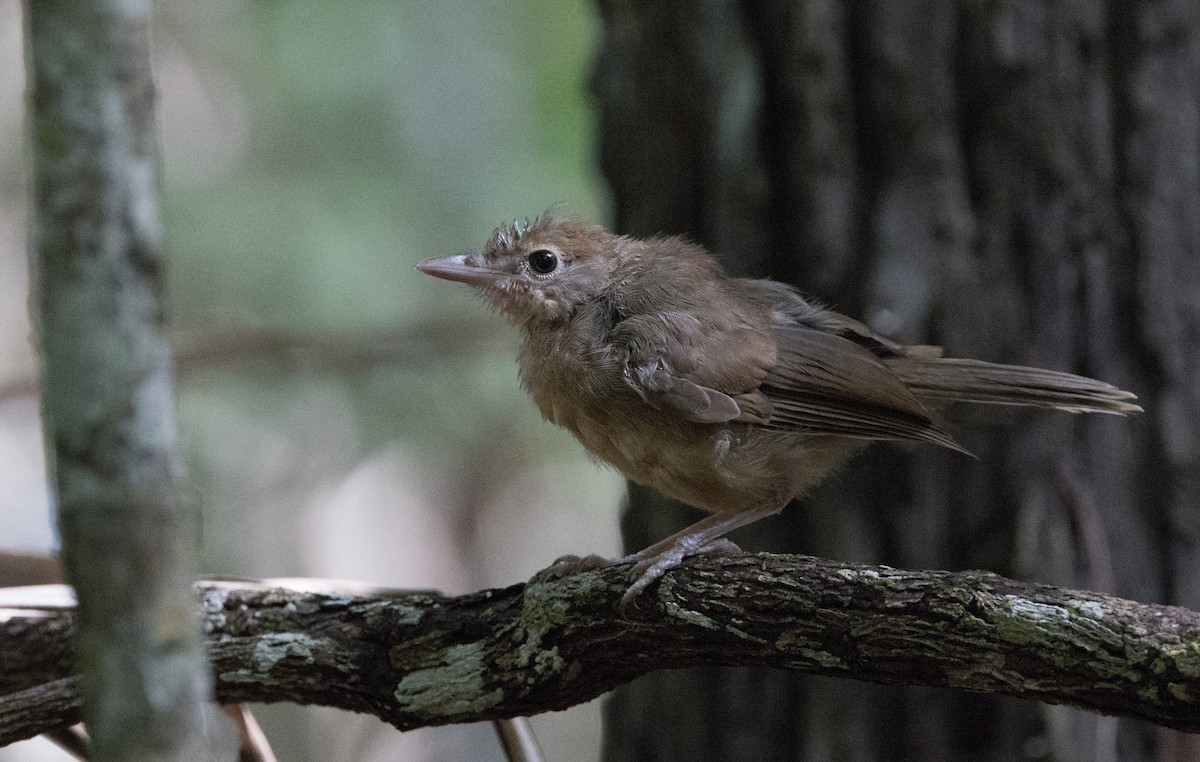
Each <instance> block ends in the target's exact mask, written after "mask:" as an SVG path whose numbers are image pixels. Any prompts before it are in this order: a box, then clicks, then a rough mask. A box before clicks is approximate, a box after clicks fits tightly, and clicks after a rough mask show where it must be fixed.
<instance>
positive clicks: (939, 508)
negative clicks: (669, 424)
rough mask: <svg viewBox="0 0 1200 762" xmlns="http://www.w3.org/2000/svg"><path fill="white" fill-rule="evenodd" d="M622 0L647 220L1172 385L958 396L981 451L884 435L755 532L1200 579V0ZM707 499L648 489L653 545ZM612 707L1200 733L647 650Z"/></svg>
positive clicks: (1056, 359)
mask: <svg viewBox="0 0 1200 762" xmlns="http://www.w3.org/2000/svg"><path fill="white" fill-rule="evenodd" d="M599 5H600V10H601V13H602V18H603V30H602V43H601V50H600V54H599V58H598V60H597V64H596V69H595V79H594V82H593V89H594V91H595V94H596V97H597V99H598V102H599V108H600V120H601V121H600V155H601V162H602V165H603V168H604V172H605V174H606V176H607V178H608V180H609V182H610V183H611V186H612V190H613V196H614V223H615V227H616V228H617V229H618V230H619V231H620V232H627V233H632V234H636V235H646V234H652V233H658V232H665V233H682V234H686V235H688V236H689V237H691V238H693V239H695V240H697V241H699V242H701V243H703V244H705V245H706V246H708V247H709V248H710V249H712V250H713V251H714V252H715V253H716V254H718V255H719V256H721V257H722V259H723V260H724V262H725V263H726V265H727V267H728V268H729V269H730V270H731V271H733V272H735V273H737V274H755V275H770V276H772V277H776V278H778V279H786V280H789V281H793V282H795V283H796V284H798V285H799V286H800V287H801V288H802V289H804V290H805V291H806V293H809V294H811V295H813V296H814V297H816V298H818V299H819V300H821V301H823V302H825V303H827V304H829V305H830V306H833V307H835V308H837V309H839V310H840V311H842V312H846V313H849V314H852V315H855V316H859V317H863V318H865V319H866V320H867V321H868V322H869V323H871V324H872V326H873V327H874V328H876V329H877V330H880V331H881V332H883V333H885V334H888V335H890V336H892V337H893V338H896V339H899V340H902V341H904V342H908V343H934V344H941V345H943V346H944V347H945V348H946V351H947V354H948V355H951V356H960V357H976V358H980V359H985V360H993V361H1000V362H1016V363H1022V364H1031V365H1038V366H1041V367H1048V368H1055V369H1061V370H1068V371H1073V372H1079V373H1083V374H1086V375H1090V376H1093V377H1096V378H1100V379H1103V380H1106V381H1109V382H1112V383H1114V384H1117V385H1119V386H1121V387H1123V388H1127V389H1131V390H1133V391H1134V392H1136V393H1137V394H1138V395H1139V397H1140V398H1141V401H1142V403H1143V405H1144V406H1145V407H1146V409H1147V411H1148V413H1147V414H1146V415H1144V416H1141V417H1139V418H1136V419H1132V420H1118V419H1112V418H1104V417H1096V416H1092V417H1074V416H1069V415H1065V414H1062V413H1046V412H1024V411H1012V410H1009V409H998V408H983V407H971V408H968V407H961V408H956V409H950V410H947V411H946V416H947V418H948V419H949V420H950V421H951V426H952V427H953V430H954V432H955V435H956V437H957V438H958V439H959V441H961V442H962V443H963V444H964V445H965V446H966V447H967V448H968V449H970V450H971V451H972V452H974V453H975V454H977V455H978V456H979V460H972V459H969V458H965V457H962V456H960V455H957V454H955V453H952V452H944V451H936V450H933V449H931V448H922V447H908V446H899V445H880V446H876V447H874V448H872V450H871V451H869V453H868V454H867V455H865V456H863V457H861V458H859V459H858V460H857V461H856V462H855V463H854V464H853V465H852V466H850V467H848V468H847V469H845V470H844V471H843V472H842V473H841V474H839V475H837V476H836V477H835V478H834V479H832V480H831V481H830V482H829V483H827V484H826V485H825V486H824V487H822V488H820V489H818V490H817V491H816V492H814V493H813V494H811V495H809V496H808V497H807V498H806V499H804V500H803V501H800V503H799V504H797V505H793V506H792V507H790V508H789V509H788V510H787V511H786V512H785V513H784V515H783V516H781V517H779V518H778V519H777V520H771V521H764V522H761V523H760V524H759V525H757V526H755V527H752V528H750V529H749V530H748V531H746V532H743V533H741V534H740V535H735V540H737V541H738V542H739V544H741V545H742V547H743V548H745V549H749V550H786V551H790V552H804V553H813V554H816V555H822V556H827V557H831V558H837V559H843V560H854V561H869V562H882V563H887V564H894V565H898V566H901V567H906V568H930V569H932V568H939V569H966V568H985V569H991V570H994V571H997V572H1000V573H1004V574H1010V575H1014V576H1018V577H1020V578H1023V579H1028V580H1036V581H1043V582H1050V583H1054V584H1061V585H1066V586H1071V587H1082V588H1089V589H1093V590H1097V591H1101V592H1110V593H1116V594H1118V595H1122V596H1127V597H1131V598H1135V599H1138V600H1142V601H1159V602H1173V603H1178V604H1181V605H1185V606H1191V607H1196V606H1198V605H1200V600H1198V599H1200V578H1198V576H1200V557H1198V556H1200V553H1198V547H1197V542H1198V539H1200V489H1197V476H1196V475H1197V474H1200V445H1198V442H1200V214H1197V210H1198V209H1200V172H1198V171H1197V167H1198V166H1200V5H1197V4H1196V3H1194V2H1192V0H1167V1H1166V2H1148V1H1138V2H1127V3H1109V4H1091V3H1082V4H1066V3H1044V4H1043V3H1021V2H1000V3H983V2H978V1H975V2H954V1H953V0H941V1H938V0H925V1H923V2H915V3H889V2H885V1H883V0H877V1H875V2H870V1H861V0H860V1H859V2H853V3H842V2H835V1H834V0H800V1H799V2H796V1H794V0H764V1H763V2H755V3H735V2H729V1H728V0H705V1H703V2H699V3H696V2H683V1H682V0H664V1H663V2H656V3H629V4H624V3H615V2H612V1H611V0H601V2H600V3H599ZM695 517H696V515H695V513H694V512H693V511H691V509H687V508H683V507H680V506H672V505H669V504H667V501H665V500H664V499H662V498H661V497H659V496H657V495H656V494H654V493H653V492H652V491H649V490H644V489H641V488H632V489H631V492H630V506H629V511H628V512H627V515H626V519H625V530H626V540H627V543H628V546H629V548H630V549H631V550H632V549H637V548H640V547H643V546H645V545H647V544H649V543H650V542H651V541H653V540H655V539H658V538H661V537H663V536H665V535H666V534H669V533H670V532H671V531H674V530H675V529H678V528H680V527H682V526H683V525H685V524H687V523H689V522H690V521H692V520H694V519H695ZM607 720H608V726H607V729H606V758H607V759H609V760H625V759H631V760H632V759H639V760H644V759H683V758H687V759H689V760H702V759H751V758H753V759H760V760H772V759H836V760H875V759H889V760H892V759H895V760H903V759H971V760H1007V759H1015V758H1024V757H1030V756H1032V757H1034V758H1040V759H1052V760H1063V761H1066V760H1076V759H1098V760H1109V759H1114V760H1115V759H1116V758H1117V749H1118V748H1120V750H1121V758H1122V759H1130V760H1140V759H1146V760H1150V759H1160V760H1165V759H1184V758H1187V755H1188V754H1189V753H1190V752H1197V751H1200V750H1198V749H1197V748H1196V746H1195V745H1194V741H1190V740H1189V739H1188V738H1187V737H1184V736H1177V735H1173V734H1170V733H1168V732H1166V731H1159V732H1156V731H1153V730H1152V729H1150V728H1149V727H1148V726H1145V725H1142V724H1139V723H1137V722H1134V721H1126V720H1121V721H1119V722H1118V721H1117V720H1113V719H1111V718H1101V717H1097V716H1093V715H1089V714H1085V713H1081V712H1078V711H1075V710H1069V709H1063V708H1061V707H1049V706H1042V705H1037V704H1033V703H1027V702H1018V701H1013V700H1006V699H997V698H991V697H981V696H969V695H963V694H959V693H953V692H950V691H942V690H933V689H916V688H908V689H906V688H875V687H867V686H862V685H859V684H852V683H845V682H836V681H831V680H827V679H817V678H796V677H794V676H791V675H787V674H782V673H776V672H771V671H769V670H734V669H712V670H700V671H691V672H672V673H660V674H656V675H651V676H649V677H646V678H643V679H641V680H640V681H638V682H636V683H634V684H632V685H629V686H626V687H624V688H622V689H619V690H618V691H617V692H616V694H615V695H614V697H613V698H612V700H611V701H610V703H609V705H608V708H607ZM1189 744H1191V745H1189ZM1189 750H1190V751H1189Z"/></svg>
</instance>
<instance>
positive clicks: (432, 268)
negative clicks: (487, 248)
mask: <svg viewBox="0 0 1200 762" xmlns="http://www.w3.org/2000/svg"><path fill="white" fill-rule="evenodd" d="M471 254H472V252H463V253H462V254H453V255H451V256H449V257H430V258H429V259H423V260H421V261H420V262H418V263H417V269H418V270H420V271H421V272H423V273H425V274H426V275H432V276H433V277H435V278H443V279H445V280H456V281H458V282H459V283H466V284H467V285H470V286H482V285H486V284H488V283H491V282H493V281H495V280H496V278H498V277H500V276H501V275H503V273H499V272H496V271H495V270H491V269H489V268H486V267H479V266H478V265H473V264H471V263H470V262H468V261H467V257H469V256H470V255H471Z"/></svg>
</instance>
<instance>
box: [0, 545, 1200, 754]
mask: <svg viewBox="0 0 1200 762" xmlns="http://www.w3.org/2000/svg"><path fill="white" fill-rule="evenodd" d="M627 573H628V566H626V565H619V566H610V567H607V568H605V569H602V570H600V571H596V572H588V573H583V574H577V575H573V576H570V577H566V578H563V579H558V580H551V581H545V580H535V581H533V582H530V583H529V584H527V585H513V586H511V587H508V588H505V589H493V590H483V591H480V592H477V593H471V594H469V595H464V596H459V597H454V598H451V597H446V596H441V595H438V594H432V593H428V592H416V593H414V592H410V591H401V590H395V591H387V592H385V593H383V594H379V595H375V596H370V597H364V596H349V595H344V594H331V593H308V592H301V591H297V590H291V589H286V588H279V587H271V586H268V585H259V584H253V583H238V582H219V583H202V584H201V585H200V590H199V591H200V594H201V597H202V608H203V610H204V612H205V617H206V624H207V629H208V637H209V649H210V650H209V653H210V658H211V660H212V669H213V672H214V674H215V675H216V679H217V696H218V699H220V700H222V701H227V702H248V701H249V702H272V701H294V702H299V703H317V704H323V705H327V706H335V707H339V708H342V709H347V710H350V711H355V712H364V713H368V714H373V715H375V716H377V717H379V718H380V719H383V720H385V721H387V722H389V723H391V724H393V725H394V726H395V727H397V728H400V729H402V730H406V729H412V728H417V727H423V726H428V725H441V724H448V723H462V722H474V721H479V720H483V719H496V718H503V717H512V716H516V715H529V714H535V713H538V712H544V711H549V710H556V709H563V708H566V707H569V706H572V705H574V704H578V703H580V702H583V701H587V700H589V699H591V698H593V697H595V696H597V695H599V694H601V693H603V692H605V691H608V690H611V689H612V688H613V687H615V686H616V685H619V684H622V683H625V682H628V681H630V680H632V679H634V678H635V677H638V676H640V675H643V674H647V673H649V672H651V671H655V670H661V669H670V668H677V667H684V666H699V665H760V666H770V667H778V668H783V669H788V670H793V671H796V672H801V673H808V674H821V675H832V676H839V677H849V678H854V679H858V680H869V681H873V682H883V683H900V684H907V685H931V686H943V687H953V688H959V689H965V690H969V691H974V692H981V693H990V694H1000V695H1009V696H1017V697H1021V698H1027V699H1034V700H1038V701H1045V702H1050V703H1063V704H1070V705H1073V706H1076V707H1081V708H1085V709H1090V710H1092V711H1096V712H1101V713H1105V714H1115V715H1121V716H1128V717H1137V718H1141V719H1145V720H1149V721H1151V722H1154V723H1158V724H1160V725H1163V726H1166V727H1171V728H1176V729H1179V730H1185V731H1191V732H1197V731H1200V653H1197V651H1196V649H1195V647H1194V644H1195V643H1196V642H1197V640H1198V639H1200V613H1197V612H1193V611H1189V610H1187V609H1183V608H1179V607H1175V606H1151V605H1146V604H1141V603H1135V602H1133V601H1128V600H1123V599H1120V598H1116V597H1112V596H1106V595H1100V594H1097V593H1091V592H1082V591H1072V590H1065V589H1062V588H1057V587H1052V586H1049V585H1038V584H1028V583H1020V582H1015V581H1013V580H1009V579H1005V578H1003V577H1000V576H998V575H995V574H989V573H986V572H913V571H901V570H897V569H892V568H888V567H882V566H868V565H860V564H840V563H837V562H833V561H825V560H821V559H815V558H811V557H806V556H772V555H755V556H751V555H737V556H699V557H694V558H691V559H688V561H686V562H685V564H684V565H683V566H682V567H680V568H679V569H678V570H676V571H674V572H671V573H669V574H668V575H667V576H666V577H665V578H664V579H663V581H662V583H661V584H660V585H659V586H658V588H657V589H656V590H651V591H650V592H649V593H647V594H646V595H645V597H644V598H643V599H642V600H640V601H639V602H638V604H637V607H636V608H637V609H638V611H637V615H636V616H635V617H634V618H623V617H620V616H617V615H615V612H616V610H617V607H618V603H619V600H620V597H621V594H622V593H623V592H624V590H625V587H626V585H627V579H626V574H627ZM5 619H6V621H7V625H6V627H5V634H4V637H3V639H0V665H2V666H0V687H2V688H3V689H4V690H24V691H29V690H33V689H34V688H35V685H34V684H44V685H47V686H50V687H53V686H59V687H60V688H61V687H62V684H61V683H60V682H59V681H58V679H59V678H60V677H62V676H64V675H66V674H67V672H68V671H69V669H70V655H69V649H67V648H65V647H64V646H65V644H66V643H67V642H68V638H69V636H70V634H71V630H72V629H73V628H72V620H73V618H72V616H71V614H70V613H69V612H66V611H62V610H49V611H46V612H14V611H9V612H6V616H5ZM33 643H40V644H47V645H49V646H50V647H51V651H50V652H47V653H46V654H44V655H42V656H41V657H40V658H39V659H33V658H30V657H29V655H28V654H29V650H28V649H29V645H30V644H33ZM17 655H23V658H14V657H15V656H17ZM47 690H49V688H47ZM28 698H29V699H30V700H32V694H28ZM8 708H9V709H10V711H12V712H13V715H5V714H4V713H3V712H0V743H5V742H10V741H13V740H17V738H18V737H19V736H18V735H15V733H16V732H17V730H13V729H12V728H17V729H19V731H20V732H23V733H30V732H44V731H46V730H49V729H51V728H53V727H56V726H57V725H56V723H59V724H61V723H62V722H68V721H71V717H69V716H67V717H66V718H65V719H64V716H63V715H62V714H61V713H59V714H49V715H48V716H47V718H46V721H45V724H43V725H40V726H38V725H35V724H31V723H30V721H29V720H28V719H24V720H23V721H22V722H21V723H16V722H15V720H12V717H13V716H14V715H15V714H16V708H17V707H14V706H13V705H12V704H11V703H10V704H9V705H8ZM6 729H8V730H6Z"/></svg>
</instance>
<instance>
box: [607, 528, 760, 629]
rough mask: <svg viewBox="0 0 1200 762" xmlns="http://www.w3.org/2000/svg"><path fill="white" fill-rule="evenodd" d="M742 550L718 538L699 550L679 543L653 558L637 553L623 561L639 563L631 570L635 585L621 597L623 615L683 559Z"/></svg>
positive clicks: (723, 538)
mask: <svg viewBox="0 0 1200 762" xmlns="http://www.w3.org/2000/svg"><path fill="white" fill-rule="evenodd" d="M741 552H742V549H741V548H739V547H738V546H737V543H735V542H733V540H730V539H729V538H727V537H718V538H717V539H715V540H713V541H711V542H709V543H706V544H704V545H701V546H700V547H698V548H693V547H689V546H688V545H687V544H685V543H677V544H675V545H672V546H671V547H669V548H667V549H666V550H664V551H662V552H661V553H657V554H655V555H652V556H648V557H646V558H640V559H639V558H638V555H637V554H636V553H635V554H634V555H632V556H630V557H629V558H628V559H622V560H635V559H636V560H637V563H635V564H634V565H633V568H632V569H630V571H629V575H630V576H631V577H636V579H635V580H634V582H633V584H632V585H630V586H629V588H628V589H627V590H626V591H625V594H624V595H622V596H621V604H620V605H621V615H622V616H624V615H625V614H626V613H627V611H628V610H629V606H630V605H631V604H632V603H633V602H634V600H636V599H637V597H638V596H639V595H641V594H642V591H643V590H645V589H646V588H647V587H649V586H650V584H651V583H652V582H654V581H655V580H656V579H658V578H659V577H661V576H662V575H664V574H666V573H667V572H669V571H670V570H672V569H674V568H675V567H676V566H679V564H681V563H683V559H685V558H687V557H688V556H695V555H699V554H701V553H720V554H725V555H729V554H735V553H741Z"/></svg>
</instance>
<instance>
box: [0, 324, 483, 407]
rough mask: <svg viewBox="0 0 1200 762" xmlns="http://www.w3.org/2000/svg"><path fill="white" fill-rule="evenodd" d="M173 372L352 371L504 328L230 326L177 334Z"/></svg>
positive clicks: (15, 380)
mask: <svg viewBox="0 0 1200 762" xmlns="http://www.w3.org/2000/svg"><path fill="white" fill-rule="evenodd" d="M176 334H177V335H176V336H174V337H173V338H172V344H173V346H174V348H175V373H176V376H177V377H179V378H180V379H186V378H187V377H188V376H192V375H197V374H201V373H204V372H205V371H210V370H220V369H226V368H230V367H233V368H240V367H244V366H251V367H256V368H264V367H265V368H269V369H275V370H281V371H294V370H296V369H303V370H306V371H309V372H315V373H350V372H355V371H360V370H364V369H368V368H372V367H377V366H381V365H389V364H393V363H404V364H405V365H409V364H418V363H420V362H421V361H422V360H423V359H426V360H436V361H444V360H445V358H447V357H449V356H453V355H455V354H460V353H461V354H470V353H477V352H479V351H480V350H481V349H482V348H484V347H486V346H488V345H489V344H490V343H492V342H494V341H495V340H496V339H497V338H498V337H499V336H500V335H501V326H499V325H497V323H496V322H495V321H488V320H486V319H485V318H484V317H483V316H482V315H481V316H479V317H477V318H474V319H472V318H464V319H461V320H455V321H452V322H451V321H446V320H430V321H428V322H425V323H422V322H418V323H412V324H406V325H403V326H401V327H397V328H394V329H379V330H374V331H357V332H348V331H347V332H344V333H337V334H335V333H325V334H320V333H317V332H314V331H306V332H303V331H285V330H281V329H277V328H254V327H241V326H239V327H230V328H224V329H217V328H214V329H212V330H209V331H205V332H201V331H199V330H197V329H195V328H192V329H185V330H184V331H179V332H176ZM39 389H40V386H39V384H38V379H37V376H36V375H35V374H34V373H32V372H30V373H28V374H24V375H18V376H15V377H12V378H8V379H4V380H0V403H2V402H4V401H6V400H11V399H16V398H19V397H28V396H32V395H35V394H37V393H38V391H39Z"/></svg>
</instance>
